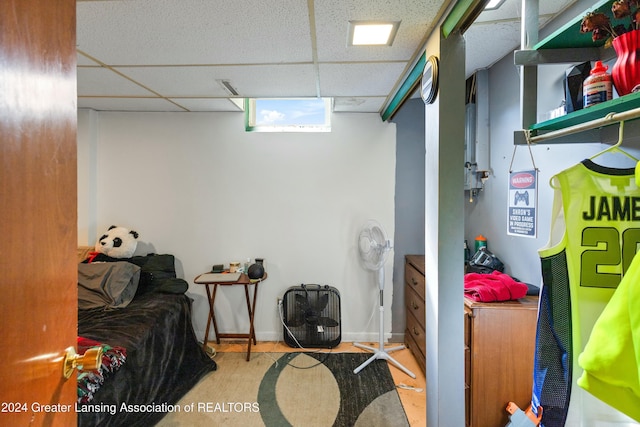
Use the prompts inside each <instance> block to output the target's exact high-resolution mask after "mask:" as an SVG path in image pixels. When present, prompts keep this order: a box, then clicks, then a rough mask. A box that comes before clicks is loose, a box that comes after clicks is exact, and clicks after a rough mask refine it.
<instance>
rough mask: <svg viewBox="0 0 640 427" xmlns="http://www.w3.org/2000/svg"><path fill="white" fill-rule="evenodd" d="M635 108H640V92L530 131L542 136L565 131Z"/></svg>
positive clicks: (540, 124) (555, 120)
mask: <svg viewBox="0 0 640 427" xmlns="http://www.w3.org/2000/svg"><path fill="white" fill-rule="evenodd" d="M634 108H640V92H636V93H630V94H629V95H625V96H621V97H619V98H615V99H612V100H611V101H607V102H602V103H600V104H596V105H592V106H591V107H587V108H583V109H582V110H578V111H574V112H572V113H569V114H566V115H564V116H560V117H556V118H555V119H551V120H547V121H544V122H540V123H536V124H534V125H532V126H531V127H530V128H529V129H530V130H531V131H534V133H537V134H540V133H541V132H547V131H553V130H559V129H564V128H567V127H570V126H574V125H579V124H582V123H586V122H590V121H592V120H597V119H601V118H603V117H605V116H606V115H607V114H609V113H621V112H623V111H627V110H632V109H634Z"/></svg>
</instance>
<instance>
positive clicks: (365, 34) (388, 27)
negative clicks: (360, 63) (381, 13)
mask: <svg viewBox="0 0 640 427" xmlns="http://www.w3.org/2000/svg"><path fill="white" fill-rule="evenodd" d="M399 26H400V21H389V22H384V21H349V39H348V45H349V46H391V44H392V43H393V39H394V38H395V36H396V33H397V32H398V27H399Z"/></svg>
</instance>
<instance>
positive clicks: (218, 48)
mask: <svg viewBox="0 0 640 427" xmlns="http://www.w3.org/2000/svg"><path fill="white" fill-rule="evenodd" d="M77 20H78V22H79V23H81V25H79V26H78V32H77V43H78V49H80V50H82V51H84V52H86V53H88V54H89V55H91V56H93V57H96V58H99V59H100V60H101V61H103V62H105V63H107V64H115V65H141V64H154V65H165V64H182V65H184V64H241V63H256V62H266V63H273V62H281V61H287V62H288V61H310V60H311V59H312V55H311V42H310V38H311V36H310V32H309V15H308V12H307V2H305V1H300V0H279V1H238V0H215V1H213V0H180V1H176V0H135V1H85V2H78V4H77Z"/></svg>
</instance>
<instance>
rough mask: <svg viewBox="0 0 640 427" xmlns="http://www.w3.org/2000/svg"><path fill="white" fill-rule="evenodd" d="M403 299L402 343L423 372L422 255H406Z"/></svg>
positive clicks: (423, 285) (424, 349)
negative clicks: (404, 309)
mask: <svg viewBox="0 0 640 427" xmlns="http://www.w3.org/2000/svg"><path fill="white" fill-rule="evenodd" d="M404 301H405V307H406V311H407V326H406V329H405V331H404V344H405V346H407V348H408V349H409V350H411V352H412V353H413V356H414V357H415V358H416V360H417V361H418V365H420V368H421V369H422V372H425V364H426V362H425V354H426V344H427V341H426V335H425V332H424V331H425V328H424V322H425V309H424V307H425V304H424V301H425V281H424V256H423V255H406V257H405V267H404Z"/></svg>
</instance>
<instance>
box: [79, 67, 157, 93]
mask: <svg viewBox="0 0 640 427" xmlns="http://www.w3.org/2000/svg"><path fill="white" fill-rule="evenodd" d="M78 95H79V96H106V95H111V96H155V95H154V94H153V93H151V92H149V91H148V90H146V89H144V88H143V87H140V86H139V85H137V84H135V83H133V82H132V81H130V80H128V79H126V78H124V77H122V76H120V75H118V74H116V73H114V72H113V71H111V70H109V69H107V68H98V67H78Z"/></svg>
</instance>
